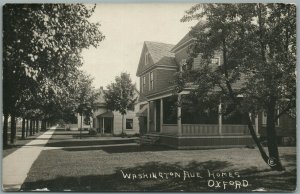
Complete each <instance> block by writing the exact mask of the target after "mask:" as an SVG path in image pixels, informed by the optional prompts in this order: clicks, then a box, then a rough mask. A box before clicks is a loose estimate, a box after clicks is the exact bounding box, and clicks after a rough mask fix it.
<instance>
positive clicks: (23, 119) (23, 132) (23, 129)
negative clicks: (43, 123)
mask: <svg viewBox="0 0 300 194" xmlns="http://www.w3.org/2000/svg"><path fill="white" fill-rule="evenodd" d="M25 130H26V128H25V118H24V117H23V118H22V139H25Z"/></svg>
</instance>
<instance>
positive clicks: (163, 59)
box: [136, 41, 176, 76]
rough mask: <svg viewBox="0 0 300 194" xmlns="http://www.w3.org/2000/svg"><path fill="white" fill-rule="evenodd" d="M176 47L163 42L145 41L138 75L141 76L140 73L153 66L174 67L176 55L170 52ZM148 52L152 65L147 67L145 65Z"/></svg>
mask: <svg viewBox="0 0 300 194" xmlns="http://www.w3.org/2000/svg"><path fill="white" fill-rule="evenodd" d="M173 47H174V45H172V44H166V43H161V42H151V41H145V42H144V46H143V50H142V53H141V56H140V61H139V65H138V69H137V72H136V75H137V76H138V75H140V73H141V72H142V71H144V70H146V69H148V68H150V67H152V66H153V65H167V66H174V65H176V63H175V55H174V53H172V52H170V51H171V49H172V48H173ZM146 52H148V53H149V55H150V58H151V60H152V62H153V63H152V64H150V65H147V66H145V64H144V60H143V59H144V55H145V53H146Z"/></svg>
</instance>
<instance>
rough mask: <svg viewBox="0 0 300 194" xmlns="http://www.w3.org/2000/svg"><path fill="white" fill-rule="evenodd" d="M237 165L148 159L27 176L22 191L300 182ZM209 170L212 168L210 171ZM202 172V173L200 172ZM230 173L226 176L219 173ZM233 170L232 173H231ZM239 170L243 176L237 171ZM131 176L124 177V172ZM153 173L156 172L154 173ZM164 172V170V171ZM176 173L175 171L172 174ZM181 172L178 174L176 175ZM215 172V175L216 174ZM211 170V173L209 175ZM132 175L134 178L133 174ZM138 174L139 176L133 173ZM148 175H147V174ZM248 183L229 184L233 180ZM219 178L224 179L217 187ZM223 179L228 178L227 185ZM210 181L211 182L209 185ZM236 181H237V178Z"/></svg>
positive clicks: (287, 187) (276, 187)
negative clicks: (105, 168)
mask: <svg viewBox="0 0 300 194" xmlns="http://www.w3.org/2000/svg"><path fill="white" fill-rule="evenodd" d="M228 167H231V168H232V167H233V166H232V164H231V163H229V162H227V161H212V160H210V161H205V162H196V161H191V162H190V163H188V164H187V165H182V164H180V163H162V162H148V163H144V164H142V165H137V166H135V167H130V168H116V169H115V173H113V174H108V175H86V176H78V177H69V176H67V175H66V176H60V177H57V178H55V179H51V180H38V181H35V182H34V181H30V180H29V178H28V177H27V179H26V180H25V183H24V184H23V185H22V187H21V190H22V191H32V190H36V189H42V188H47V189H48V190H50V191H56V192H59V191H74V192H87V191H102V192H105V191H114V192H116V191H148V192H154V191H165V192H166V191H168V192H174V191H185V192H187V191H192V192H193V191H194V192H225V191H226V192H249V191H252V190H254V189H258V188H265V190H267V191H270V190H271V191H283V190H284V191H292V190H294V189H295V185H296V178H295V177H296V172H295V171H292V172H281V173H278V172H274V171H270V170H258V169H256V168H253V167H249V168H248V169H244V170H241V171H228V170H227V169H228ZM208 170H209V172H208ZM197 172H198V174H197ZM222 172H223V173H226V175H225V174H224V175H223V178H221V177H219V178H218V177H217V173H222ZM229 172H231V173H232V177H233V178H232V177H230V176H229ZM235 172H238V173H239V176H237V175H236V174H235ZM123 173H124V174H126V175H127V177H125V178H124V174H123ZM153 173H154V174H155V175H156V176H154V175H153ZM160 173H161V174H160ZM171 173H172V174H171ZM176 173H177V175H175V174H176ZM212 173H214V175H215V179H214V178H213V177H212V175H211V174H212ZM209 174H210V175H209ZM129 175H130V178H129ZM134 175H135V178H133V176H134ZM146 175H147V176H146ZM243 180H247V182H248V186H246V184H244V186H241V187H239V186H236V185H228V184H229V181H238V182H240V183H243ZM216 181H219V182H221V183H220V187H217V185H218V184H217V183H216ZM223 181H226V182H227V185H226V186H225V189H224V184H223ZM208 183H210V186H209V185H208ZM234 183H236V182H234Z"/></svg>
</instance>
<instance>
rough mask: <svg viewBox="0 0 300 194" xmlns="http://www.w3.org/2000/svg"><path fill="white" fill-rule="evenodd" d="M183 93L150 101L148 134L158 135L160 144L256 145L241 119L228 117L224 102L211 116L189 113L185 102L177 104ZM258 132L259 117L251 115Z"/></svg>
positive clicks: (183, 147)
mask: <svg viewBox="0 0 300 194" xmlns="http://www.w3.org/2000/svg"><path fill="white" fill-rule="evenodd" d="M180 98H181V95H178V96H177V99H175V100H174V97H170V96H168V97H162V98H159V99H154V100H150V101H148V107H149V108H148V110H147V111H148V114H147V115H148V117H149V119H147V135H148V136H159V137H160V142H159V143H161V144H166V145H168V146H171V147H175V148H178V149H185V148H192V147H227V146H229V147H232V146H233V147H235V146H244V145H249V144H253V141H252V138H251V136H250V133H249V130H248V127H247V125H246V124H245V123H243V121H242V118H239V117H236V118H233V119H232V118H231V119H228V118H225V117H224V115H223V114H222V105H221V104H219V105H217V106H216V108H215V111H213V110H212V111H210V114H208V115H201V114H199V115H200V116H199V115H196V117H197V116H199V117H198V118H192V117H195V115H193V114H188V112H187V111H186V109H185V107H184V105H181V106H174V105H175V103H176V101H177V102H178V101H179V100H180ZM252 119H253V124H254V126H255V129H256V132H257V133H258V117H257V116H256V117H252Z"/></svg>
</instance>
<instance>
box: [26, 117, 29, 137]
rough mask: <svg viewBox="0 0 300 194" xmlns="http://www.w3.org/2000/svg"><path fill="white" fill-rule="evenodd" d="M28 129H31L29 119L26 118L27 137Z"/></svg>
mask: <svg viewBox="0 0 300 194" xmlns="http://www.w3.org/2000/svg"><path fill="white" fill-rule="evenodd" d="M28 131H29V120H28V119H26V137H28Z"/></svg>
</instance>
